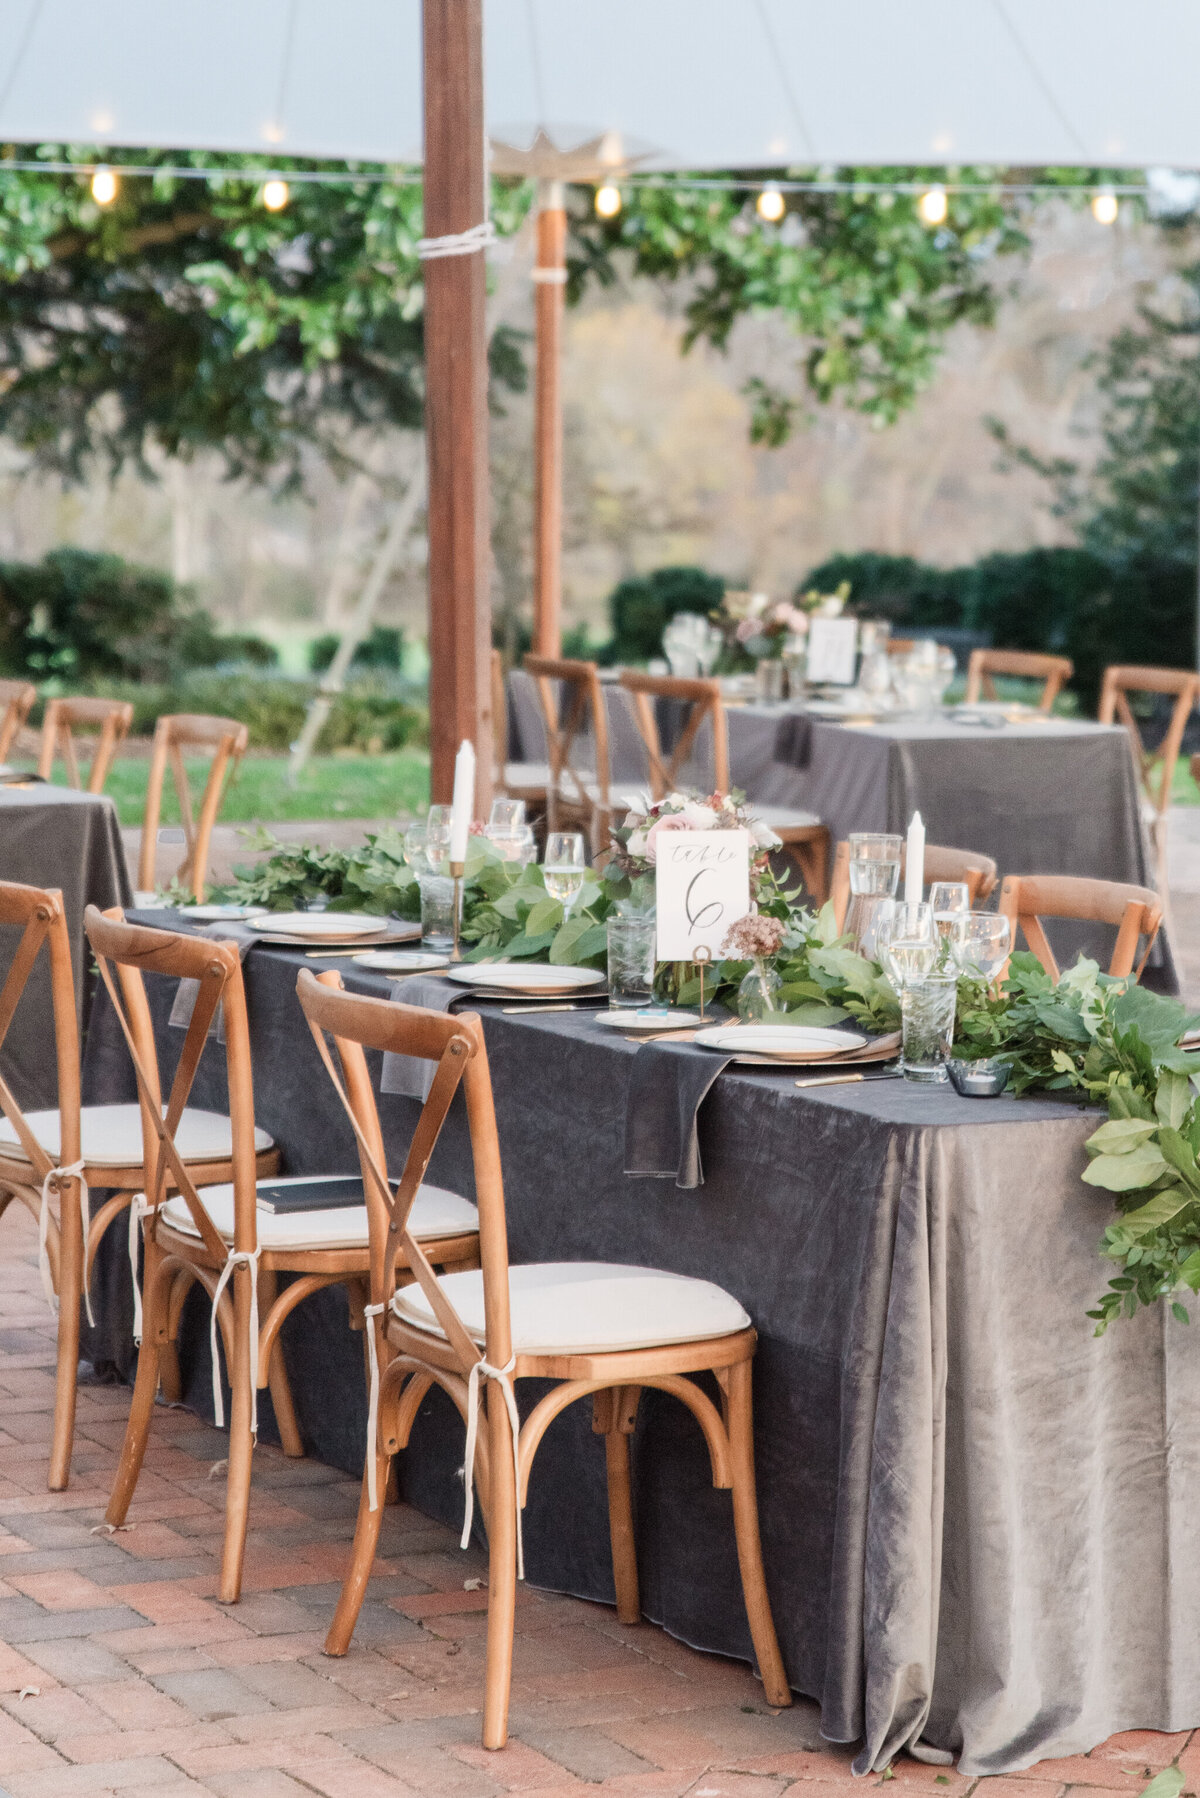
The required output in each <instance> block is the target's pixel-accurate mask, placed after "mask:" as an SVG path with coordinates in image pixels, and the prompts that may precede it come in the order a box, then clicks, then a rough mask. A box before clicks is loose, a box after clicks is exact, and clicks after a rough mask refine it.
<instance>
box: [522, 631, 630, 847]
mask: <svg viewBox="0 0 1200 1798" xmlns="http://www.w3.org/2000/svg"><path fill="white" fill-rule="evenodd" d="M524 668H525V671H526V673H527V674H529V675H531V676H532V677H533V680H534V683H535V685H536V687H537V691H538V698H539V699H540V701H541V706H542V716H543V718H544V719H545V722H546V750H547V755H548V758H549V762H550V776H551V782H552V784H553V786H554V789H555V791H556V793H559V794H561V796H562V797H563V798H564V799H566V800H567V801H568V803H570V804H572V805H578V806H579V807H580V808H581V809H582V810H583V811H585V812H590V810H591V809H592V798H591V794H592V792H593V791H594V792H595V794H596V798H597V803H598V806H599V809H600V810H601V811H607V810H608V809H609V791H610V787H611V784H612V775H611V771H610V764H609V759H608V713H607V711H606V709H605V705H604V693H603V690H602V688H601V686H600V676H599V671H598V669H597V667H596V664H595V662H577V661H571V660H569V659H563V658H561V657H554V656H532V655H530V656H526V657H525V661H524ZM589 752H590V755H591V759H592V763H593V765H592V766H591V767H590V768H589V767H588V765H587V760H588V754H589Z"/></svg>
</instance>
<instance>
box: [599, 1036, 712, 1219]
mask: <svg viewBox="0 0 1200 1798" xmlns="http://www.w3.org/2000/svg"><path fill="white" fill-rule="evenodd" d="M732 1060H733V1056H732V1055H718V1054H716V1053H714V1051H713V1050H712V1049H697V1048H695V1047H694V1046H693V1045H692V1044H691V1043H670V1042H667V1043H643V1044H642V1046H641V1048H640V1049H639V1050H638V1052H637V1054H636V1055H635V1056H634V1058H633V1072H632V1074H631V1075H630V1078H629V1093H628V1097H627V1098H626V1101H625V1172H626V1173H627V1174H642V1175H647V1176H649V1177H650V1178H651V1179H656V1180H669V1179H672V1178H673V1179H674V1181H675V1184H676V1186H678V1187H680V1188H681V1189H682V1190H684V1191H688V1190H690V1189H692V1188H694V1187H697V1186H703V1184H704V1169H703V1167H702V1166H701V1163H700V1142H699V1138H698V1136H697V1133H696V1118H697V1114H698V1113H699V1110H700V1107H701V1105H702V1104H703V1103H704V1100H705V1098H706V1097H707V1095H708V1090H709V1088H710V1087H711V1086H712V1083H713V1081H714V1080H715V1079H716V1078H717V1075H718V1074H720V1073H722V1072H723V1071H724V1070H725V1069H726V1068H727V1067H728V1066H729V1063H730V1062H731V1061H732Z"/></svg>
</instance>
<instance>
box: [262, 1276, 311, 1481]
mask: <svg viewBox="0 0 1200 1798" xmlns="http://www.w3.org/2000/svg"><path fill="white" fill-rule="evenodd" d="M277 1291H278V1282H277V1281H276V1278H275V1274H274V1272H273V1271H272V1270H271V1269H269V1268H268V1269H265V1270H264V1271H263V1272H262V1273H260V1274H259V1276H258V1302H259V1305H260V1307H261V1309H262V1312H263V1314H264V1316H265V1315H266V1313H267V1312H269V1311H270V1309H271V1306H272V1305H273V1304H274V1303H275V1297H276V1293H277ZM267 1385H268V1386H269V1387H270V1391H271V1403H272V1405H273V1406H274V1408H275V1422H276V1423H277V1424H278V1426H279V1440H280V1443H281V1444H282V1447H283V1452H284V1454H285V1455H289V1456H290V1457H291V1458H292V1459H293V1460H302V1459H303V1458H304V1442H303V1440H302V1438H301V1435H300V1425H299V1423H298V1422H297V1421H296V1406H295V1402H294V1400H293V1398H292V1388H291V1384H290V1382H289V1380H288V1374H287V1367H286V1366H285V1364H284V1359H283V1344H282V1342H281V1341H280V1339H279V1337H278V1336H277V1337H276V1338H275V1346H274V1347H273V1348H272V1350H271V1362H270V1366H269V1367H268V1369H267Z"/></svg>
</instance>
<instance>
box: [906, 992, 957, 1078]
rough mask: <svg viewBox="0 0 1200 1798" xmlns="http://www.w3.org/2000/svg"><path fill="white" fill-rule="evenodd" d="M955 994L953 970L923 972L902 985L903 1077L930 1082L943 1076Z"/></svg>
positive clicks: (949, 1042)
mask: <svg viewBox="0 0 1200 1798" xmlns="http://www.w3.org/2000/svg"><path fill="white" fill-rule="evenodd" d="M957 993H958V977H957V975H956V974H954V973H944V974H943V973H938V974H932V973H931V974H925V975H923V976H922V977H921V978H920V979H918V980H911V981H909V982H908V983H907V984H906V985H905V987H904V990H903V992H902V993H901V995H900V1015H901V1019H902V1024H903V1047H902V1048H901V1051H900V1071H901V1073H902V1074H903V1075H904V1078H905V1079H906V1080H916V1081H918V1082H924V1083H926V1084H930V1085H932V1084H933V1083H935V1082H940V1081H942V1080H945V1079H946V1077H947V1076H946V1060H947V1057H948V1056H949V1054H950V1044H951V1043H952V1041H953V1040H954V1010H955V1000H956V997H957Z"/></svg>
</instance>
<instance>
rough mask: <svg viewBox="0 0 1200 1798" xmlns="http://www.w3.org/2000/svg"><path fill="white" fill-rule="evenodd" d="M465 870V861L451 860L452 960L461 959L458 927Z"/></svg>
mask: <svg viewBox="0 0 1200 1798" xmlns="http://www.w3.org/2000/svg"><path fill="white" fill-rule="evenodd" d="M465 871H466V863H465V862H451V863H450V878H451V880H452V881H453V882H454V898H453V901H452V904H453V906H454V953H453V956H452V957H451V959H452V960H454V961H460V960H461V959H462V957H461V954H460V950H459V942H458V929H459V919H460V918H461V916H462V892H463V874H464V872H465Z"/></svg>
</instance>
